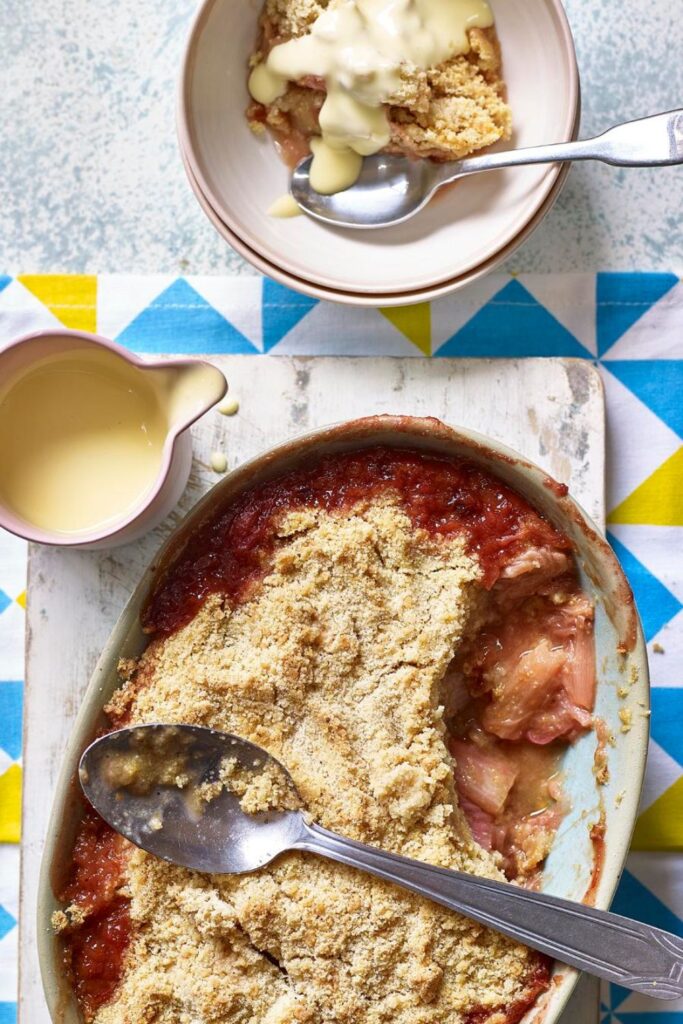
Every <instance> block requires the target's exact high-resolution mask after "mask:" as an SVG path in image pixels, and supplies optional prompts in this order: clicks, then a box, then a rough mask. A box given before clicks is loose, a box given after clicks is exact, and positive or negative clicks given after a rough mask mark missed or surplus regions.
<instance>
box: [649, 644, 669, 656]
mask: <svg viewBox="0 0 683 1024" xmlns="http://www.w3.org/2000/svg"><path fill="white" fill-rule="evenodd" d="M652 650H653V651H654V653H655V654H666V651H665V650H664V648H663V647H662V645H661V644H658V643H656V642H655V643H653V645H652Z"/></svg>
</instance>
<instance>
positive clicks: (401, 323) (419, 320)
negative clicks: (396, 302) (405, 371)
mask: <svg viewBox="0 0 683 1024" xmlns="http://www.w3.org/2000/svg"><path fill="white" fill-rule="evenodd" d="M380 313H381V314H382V316H384V317H386V319H387V320H388V321H389V323H390V324H393V325H394V327H396V328H397V330H399V331H400V332H401V334H403V335H404V337H406V338H407V339H408V341H412V343H413V345H415V346H416V347H417V348H419V350H420V352H422V353H423V355H425V356H430V355H431V354H432V307H431V306H430V304H429V303H428V302H419V303H418V304H417V305H416V306H397V307H395V308H394V307H386V308H383V309H380Z"/></svg>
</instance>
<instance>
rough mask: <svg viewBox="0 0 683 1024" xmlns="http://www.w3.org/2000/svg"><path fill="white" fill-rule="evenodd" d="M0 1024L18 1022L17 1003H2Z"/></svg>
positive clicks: (15, 1023)
mask: <svg viewBox="0 0 683 1024" xmlns="http://www.w3.org/2000/svg"><path fill="white" fill-rule="evenodd" d="M0 1024H17V1004H16V1003H0Z"/></svg>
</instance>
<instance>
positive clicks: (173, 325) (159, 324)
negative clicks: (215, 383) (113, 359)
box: [116, 277, 257, 355]
mask: <svg viewBox="0 0 683 1024" xmlns="http://www.w3.org/2000/svg"><path fill="white" fill-rule="evenodd" d="M189 311H191V312H192V316H188V315H187V314H188V312H189ZM116 340H117V341H118V342H120V343H121V344H122V345H127V346H128V348H131V349H134V350H135V351H136V352H169V353H172V352H197V353H202V354H205V355H217V354H220V353H227V352H246V353H253V352H256V351H257V349H256V347H255V346H254V345H252V343H251V342H250V341H249V340H248V339H247V338H245V337H244V335H243V334H242V333H241V332H240V331H238V330H237V328H236V327H233V325H232V324H231V323H230V322H229V321H228V320H226V319H225V317H224V316H221V314H220V313H219V312H218V310H216V309H214V307H213V306H212V305H211V304H210V303H208V302H207V301H206V299H205V298H203V297H202V296H201V295H200V294H199V293H198V292H197V291H195V289H194V288H192V287H191V285H189V284H188V283H187V281H185V280H184V278H182V277H179V278H178V280H177V281H174V282H173V284H172V285H169V287H168V288H167V289H166V290H165V291H163V292H162V293H161V295H158V296H157V297H156V299H155V300H154V301H153V302H152V303H150V305H149V306H147V308H146V309H143V311H142V312H141V313H140V314H139V316H137V317H136V318H135V320H133V322H132V323H130V324H129V325H128V327H126V329H125V330H124V331H122V333H121V334H119V336H118V338H117V339H116Z"/></svg>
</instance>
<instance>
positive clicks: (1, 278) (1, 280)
mask: <svg viewBox="0 0 683 1024" xmlns="http://www.w3.org/2000/svg"><path fill="white" fill-rule="evenodd" d="M11 280H12V278H11V277H8V276H7V274H0V292H4V290H5V288H6V287H7V285H8V284H9V283H10V281H11Z"/></svg>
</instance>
